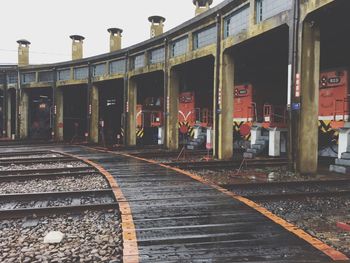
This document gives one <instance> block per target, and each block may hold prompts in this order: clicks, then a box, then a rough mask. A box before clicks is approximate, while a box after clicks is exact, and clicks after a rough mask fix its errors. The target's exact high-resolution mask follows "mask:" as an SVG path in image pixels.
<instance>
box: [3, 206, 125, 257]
mask: <svg viewBox="0 0 350 263" xmlns="http://www.w3.org/2000/svg"><path fill="white" fill-rule="evenodd" d="M50 231H60V232H62V233H63V234H64V238H63V240H62V242H61V243H59V244H45V243H44V237H45V236H46V235H47V234H48V233H49V232H50ZM121 232H122V231H121V224H120V215H119V212H117V211H115V210H110V211H109V212H107V211H103V212H101V211H100V212H88V211H86V212H85V213H84V214H82V215H59V216H55V215H53V216H50V217H42V218H38V219H18V220H11V221H9V220H3V221H0V251H1V253H0V262H3V263H6V262H34V263H36V262H52V263H53V262H110V263H117V262H121V258H122V256H121V253H122V233H121Z"/></svg>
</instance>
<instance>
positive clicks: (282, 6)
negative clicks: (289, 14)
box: [256, 0, 293, 23]
mask: <svg viewBox="0 0 350 263" xmlns="http://www.w3.org/2000/svg"><path fill="white" fill-rule="evenodd" d="M292 2H293V0H257V1H256V22H257V23H259V22H262V21H264V20H266V19H268V18H270V17H273V16H275V15H277V14H279V13H281V12H283V11H286V10H289V9H291V8H292Z"/></svg>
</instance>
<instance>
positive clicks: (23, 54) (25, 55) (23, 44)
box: [17, 39, 30, 67]
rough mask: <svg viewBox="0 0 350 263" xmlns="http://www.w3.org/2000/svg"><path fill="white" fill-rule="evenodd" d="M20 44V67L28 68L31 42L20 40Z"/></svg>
mask: <svg viewBox="0 0 350 263" xmlns="http://www.w3.org/2000/svg"><path fill="white" fill-rule="evenodd" d="M17 43H18V66H19V67H22V66H28V65H29V45H30V42H29V41H28V40H25V39H20V40H18V41H17Z"/></svg>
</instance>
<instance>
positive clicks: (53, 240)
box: [44, 231, 64, 244]
mask: <svg viewBox="0 0 350 263" xmlns="http://www.w3.org/2000/svg"><path fill="white" fill-rule="evenodd" d="M63 238H64V234H63V233H62V232H60V231H51V232H49V233H48V234H47V235H46V236H45V237H44V243H45V244H57V243H61V242H62V240H63Z"/></svg>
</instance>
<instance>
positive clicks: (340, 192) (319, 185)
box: [221, 179, 350, 202]
mask: <svg viewBox="0 0 350 263" xmlns="http://www.w3.org/2000/svg"><path fill="white" fill-rule="evenodd" d="M221 186H222V187H224V188H226V189H228V190H230V191H232V192H234V193H237V194H239V195H241V196H244V197H246V198H248V199H251V200H253V201H261V202H262V201H279V200H280V201H282V200H303V199H307V198H314V197H319V198H328V197H350V190H349V189H350V180H347V179H343V180H322V181H316V180H314V181H298V182H272V183H252V184H236V185H232V184H224V185H221Z"/></svg>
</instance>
